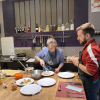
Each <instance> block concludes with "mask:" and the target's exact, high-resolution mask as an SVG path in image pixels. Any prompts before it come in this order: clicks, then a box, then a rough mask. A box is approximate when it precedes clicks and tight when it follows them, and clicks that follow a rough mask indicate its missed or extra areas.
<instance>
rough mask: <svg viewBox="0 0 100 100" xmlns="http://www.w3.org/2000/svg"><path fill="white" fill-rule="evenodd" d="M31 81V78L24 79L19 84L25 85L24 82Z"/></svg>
mask: <svg viewBox="0 0 100 100" xmlns="http://www.w3.org/2000/svg"><path fill="white" fill-rule="evenodd" d="M29 83H31V80H30V79H23V81H21V82H19V84H21V85H23V84H29Z"/></svg>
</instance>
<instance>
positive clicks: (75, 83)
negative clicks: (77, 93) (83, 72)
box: [65, 82, 82, 86]
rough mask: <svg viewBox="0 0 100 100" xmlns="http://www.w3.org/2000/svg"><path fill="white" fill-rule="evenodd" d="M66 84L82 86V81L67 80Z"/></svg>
mask: <svg viewBox="0 0 100 100" xmlns="http://www.w3.org/2000/svg"><path fill="white" fill-rule="evenodd" d="M65 84H70V85H80V86H82V83H79V82H65Z"/></svg>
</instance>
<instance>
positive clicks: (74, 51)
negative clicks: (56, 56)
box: [15, 47, 82, 58]
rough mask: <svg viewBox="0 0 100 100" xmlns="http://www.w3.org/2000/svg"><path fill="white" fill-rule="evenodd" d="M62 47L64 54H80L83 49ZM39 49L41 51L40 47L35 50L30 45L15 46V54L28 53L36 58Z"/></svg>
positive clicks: (29, 56)
mask: <svg viewBox="0 0 100 100" xmlns="http://www.w3.org/2000/svg"><path fill="white" fill-rule="evenodd" d="M58 48H60V49H62V51H63V54H64V56H79V51H81V50H82V47H64V48H63V47H58ZM39 51H41V48H40V47H36V48H35V49H34V50H32V49H31V48H30V47H27V48H26V47H23V48H22V47H21V48H15V54H18V53H26V56H27V57H28V58H34V56H35V54H37V53H38V52H39Z"/></svg>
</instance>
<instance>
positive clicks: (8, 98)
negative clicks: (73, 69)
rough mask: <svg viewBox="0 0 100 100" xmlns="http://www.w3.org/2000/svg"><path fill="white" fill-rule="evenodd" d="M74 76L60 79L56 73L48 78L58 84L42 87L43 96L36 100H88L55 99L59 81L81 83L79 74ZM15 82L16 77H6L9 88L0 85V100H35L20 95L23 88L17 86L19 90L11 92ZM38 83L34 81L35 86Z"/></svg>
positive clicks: (72, 99) (5, 81)
mask: <svg viewBox="0 0 100 100" xmlns="http://www.w3.org/2000/svg"><path fill="white" fill-rule="evenodd" d="M74 74H75V77H74V78H71V79H62V78H59V77H58V75H57V74H56V73H55V74H54V75H53V76H50V77H48V78H53V79H55V80H56V81H57V82H56V84H55V85H53V86H51V87H42V91H40V94H41V95H40V99H36V100H86V99H81V98H79V99H77V98H75V99H74V98H59V97H55V96H56V91H57V87H58V84H59V81H62V82H81V80H80V79H78V78H77V73H74ZM24 77H31V75H24ZM15 81H17V80H16V79H15V78H14V77H5V79H4V80H3V83H5V84H6V85H7V86H8V88H7V89H3V88H2V85H0V100H34V99H33V97H32V96H25V95H23V94H21V93H20V89H21V87H19V86H17V90H15V91H12V90H11V86H12V82H15ZM36 83H37V80H35V81H34V84H36Z"/></svg>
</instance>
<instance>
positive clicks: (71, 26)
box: [70, 20, 74, 30]
mask: <svg viewBox="0 0 100 100" xmlns="http://www.w3.org/2000/svg"><path fill="white" fill-rule="evenodd" d="M70 30H74V20H71V21H70Z"/></svg>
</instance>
